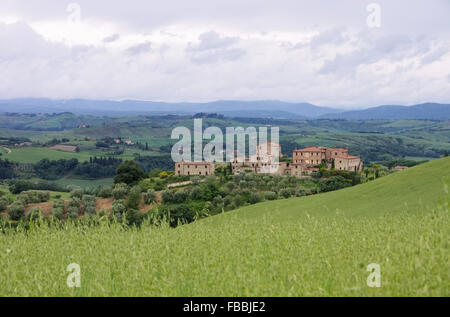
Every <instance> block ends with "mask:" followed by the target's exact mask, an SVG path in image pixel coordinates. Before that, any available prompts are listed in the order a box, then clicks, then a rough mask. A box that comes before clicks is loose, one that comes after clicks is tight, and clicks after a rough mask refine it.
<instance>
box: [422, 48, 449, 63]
mask: <svg viewBox="0 0 450 317" xmlns="http://www.w3.org/2000/svg"><path fill="white" fill-rule="evenodd" d="M448 53H450V49H448V48H447V47H439V48H437V49H435V50H434V51H431V52H429V53H427V54H425V56H424V57H423V58H422V61H421V62H422V65H425V64H430V63H433V62H435V61H438V60H440V59H441V57H443V56H444V55H446V54H448Z"/></svg>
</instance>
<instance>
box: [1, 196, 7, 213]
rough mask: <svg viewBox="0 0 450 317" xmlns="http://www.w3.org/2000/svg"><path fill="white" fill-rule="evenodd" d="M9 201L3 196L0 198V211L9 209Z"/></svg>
mask: <svg viewBox="0 0 450 317" xmlns="http://www.w3.org/2000/svg"><path fill="white" fill-rule="evenodd" d="M8 204H9V201H8V198H6V197H4V196H1V197H0V211H2V210H5V209H6V208H7V207H8Z"/></svg>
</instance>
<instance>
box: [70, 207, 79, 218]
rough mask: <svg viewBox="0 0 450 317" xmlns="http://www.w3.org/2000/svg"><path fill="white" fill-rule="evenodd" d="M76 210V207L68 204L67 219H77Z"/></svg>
mask: <svg viewBox="0 0 450 317" xmlns="http://www.w3.org/2000/svg"><path fill="white" fill-rule="evenodd" d="M78 212H79V209H78V207H75V206H69V208H67V219H71V220H75V219H77V218H78Z"/></svg>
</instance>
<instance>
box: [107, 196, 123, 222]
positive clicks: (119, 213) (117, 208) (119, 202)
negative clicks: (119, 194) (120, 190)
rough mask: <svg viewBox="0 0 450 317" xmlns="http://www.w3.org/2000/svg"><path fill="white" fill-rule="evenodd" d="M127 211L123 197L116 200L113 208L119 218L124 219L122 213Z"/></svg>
mask: <svg viewBox="0 0 450 317" xmlns="http://www.w3.org/2000/svg"><path fill="white" fill-rule="evenodd" d="M126 211H127V208H126V207H125V203H124V200H123V199H118V200H114V201H113V204H112V208H111V212H112V214H113V215H114V216H115V217H116V218H117V219H118V220H120V219H122V215H123V214H124V213H125V212H126Z"/></svg>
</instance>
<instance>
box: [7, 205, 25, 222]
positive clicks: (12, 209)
mask: <svg viewBox="0 0 450 317" xmlns="http://www.w3.org/2000/svg"><path fill="white" fill-rule="evenodd" d="M8 215H9V218H10V219H11V220H19V219H20V218H22V217H23V216H25V204H23V203H22V201H20V200H16V201H15V202H13V203H12V204H11V206H9V208H8Z"/></svg>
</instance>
